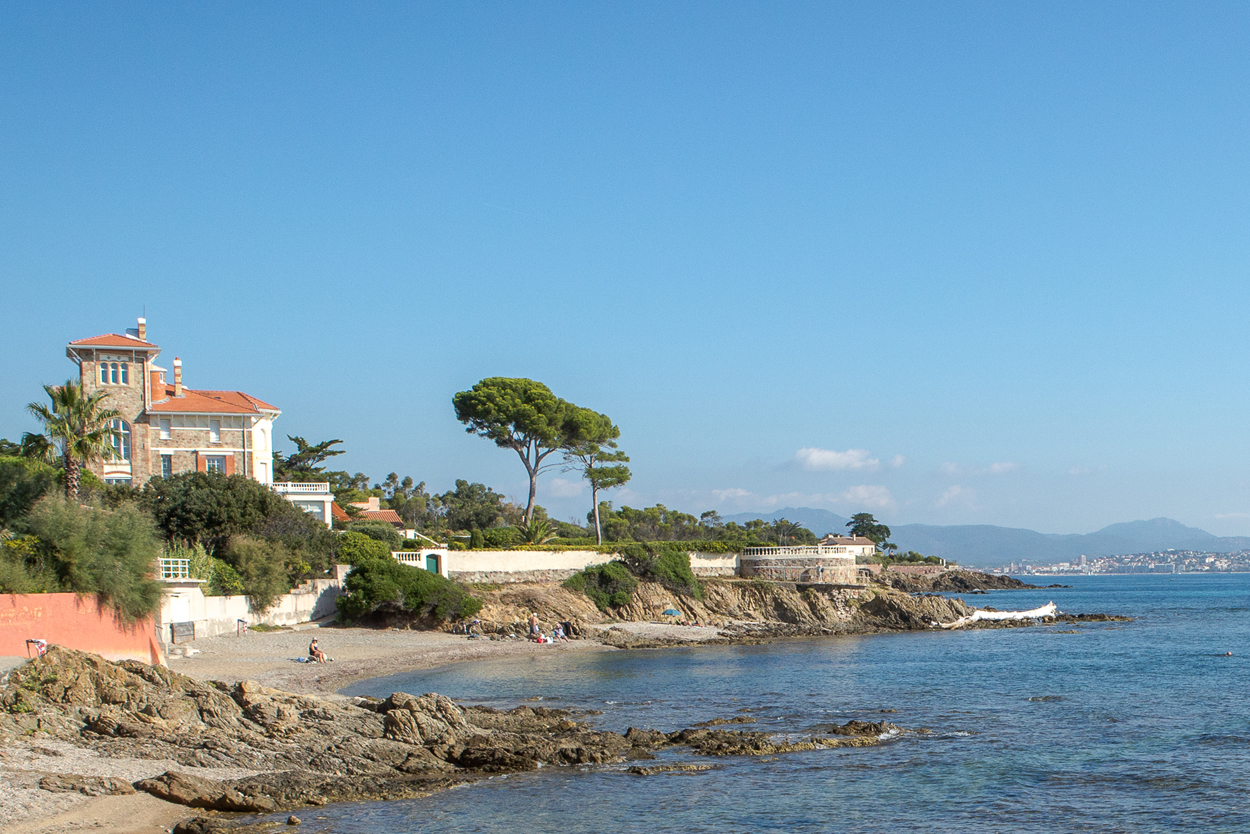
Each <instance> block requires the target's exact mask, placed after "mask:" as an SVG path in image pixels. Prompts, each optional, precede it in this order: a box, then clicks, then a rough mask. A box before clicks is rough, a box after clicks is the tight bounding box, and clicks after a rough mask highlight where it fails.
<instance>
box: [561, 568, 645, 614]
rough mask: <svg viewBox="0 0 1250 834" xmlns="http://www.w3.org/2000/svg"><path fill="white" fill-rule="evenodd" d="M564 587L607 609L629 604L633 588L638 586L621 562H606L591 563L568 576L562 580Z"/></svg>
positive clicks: (600, 608)
mask: <svg viewBox="0 0 1250 834" xmlns="http://www.w3.org/2000/svg"><path fill="white" fill-rule="evenodd" d="M564 587H566V588H568V589H569V590H570V591H577V592H579V593H583V594H585V595H586V596H587V597H589V598H590V600H591V601H592V602H594V604H595V605H596V606H598V608H599V610H600V611H607V610H608V608H609V607H613V608H619V607H621V606H622V605H629V603H630V601H632V600H633V598H634V589H636V588H637V587H638V580H637V579H636V578H635V577H634V575H633V574H632V573H631V572H630V570H629V568H628V567H627V566H625V565H624V564H622V563H621V562H607V563H605V564H602V565H591V566H590V567H588V568H586V569H585V570H584V571H581V572H580V573H576V574H574V575H573V576H570V577H569V578H568V579H566V580H564Z"/></svg>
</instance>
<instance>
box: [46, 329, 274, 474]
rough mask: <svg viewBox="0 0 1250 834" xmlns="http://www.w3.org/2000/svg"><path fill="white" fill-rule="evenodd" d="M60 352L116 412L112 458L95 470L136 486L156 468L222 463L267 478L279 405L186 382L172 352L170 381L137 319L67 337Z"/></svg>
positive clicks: (219, 466) (210, 467)
mask: <svg viewBox="0 0 1250 834" xmlns="http://www.w3.org/2000/svg"><path fill="white" fill-rule="evenodd" d="M66 355H67V356H69V358H70V359H72V360H73V361H74V362H75V363H76V364H77V365H78V367H79V378H80V381H81V384H82V387H83V390H84V391H85V392H86V393H87V394H92V393H95V392H98V391H103V392H105V393H106V394H107V397H106V398H105V401H104V402H105V404H106V405H107V406H108V407H109V408H113V409H115V410H117V411H118V412H120V414H121V422H120V424H119V426H118V433H117V434H116V435H115V436H114V444H113V445H114V449H115V452H116V454H115V456H114V458H113V459H111V460H107V461H96V462H93V463H92V464H91V467H90V468H91V471H92V472H94V473H95V474H96V475H97V476H98V477H100V478H102V479H103V480H105V481H107V482H110V483H128V484H132V485H134V486H142V485H143V484H144V483H145V482H146V481H147V480H148V479H149V478H152V477H159V476H161V475H175V474H178V473H180V472H194V471H201V472H203V471H220V472H223V473H225V474H228V475H232V474H236V473H237V474H242V475H246V476H247V477H249V478H253V479H254V480H257V481H260V482H262V483H265V484H269V483H272V481H273V443H272V429H273V421H274V420H275V419H277V417H278V415H279V414H281V412H280V411H279V410H278V409H277V408H275V407H274V406H271V405H269V404H268V403H265V402H263V401H262V400H259V399H257V398H255V397H252V396H249V395H248V394H244V393H243V392H241V391H204V390H193V389H190V388H186V387H185V386H184V385H183V384H182V362H181V360H180V359H177V358H175V359H174V374H173V380H172V383H171V381H170V380H169V379H167V376H166V369H164V368H161V367H158V366H157V365H156V358H157V356H159V355H160V348H159V347H158V346H157V345H155V344H153V343H151V342H149V341H147V323H146V321H144V320H143V319H139V326H138V327H137V328H134V329H131V330H129V331H127V332H126V333H125V334H124V335H123V334H117V333H108V334H105V335H103V336H95V337H93V338H90V339H79V340H77V341H74V342H70V343H69V345H67V347H66Z"/></svg>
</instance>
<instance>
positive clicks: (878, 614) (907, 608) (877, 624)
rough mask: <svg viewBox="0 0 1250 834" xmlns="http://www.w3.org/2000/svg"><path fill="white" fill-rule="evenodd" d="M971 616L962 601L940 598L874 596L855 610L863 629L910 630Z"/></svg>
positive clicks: (896, 594) (894, 595) (892, 595)
mask: <svg viewBox="0 0 1250 834" xmlns="http://www.w3.org/2000/svg"><path fill="white" fill-rule="evenodd" d="M971 613H972V609H971V608H969V607H968V606H967V605H965V604H964V602H963V600H958V599H947V598H946V597H940V596H920V597H913V596H909V595H907V594H898V593H894V594H877V595H876V596H874V597H873V598H872V599H870V600H867V601H866V602H864V603H863V604H862V605H860V607H859V611H858V618H857V621H858V623H859V624H860V625H861V626H862V627H863V628H865V629H876V630H881V631H900V630H902V631H911V630H920V629H930V628H933V626H934V624H935V623H945V622H950V621H952V620H958V619H959V618H960V617H966V616H968V615H969V614H971Z"/></svg>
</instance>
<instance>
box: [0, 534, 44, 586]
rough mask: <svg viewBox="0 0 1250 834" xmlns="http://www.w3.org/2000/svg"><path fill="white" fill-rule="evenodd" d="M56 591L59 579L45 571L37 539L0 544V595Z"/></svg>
mask: <svg viewBox="0 0 1250 834" xmlns="http://www.w3.org/2000/svg"><path fill="white" fill-rule="evenodd" d="M56 588H57V582H56V577H55V576H54V575H53V574H51V573H50V572H49V571H47V570H46V569H45V568H44V565H43V559H42V558H41V557H40V554H39V540H38V539H37V538H35V537H34V536H15V537H14V538H11V539H6V540H4V541H0V594H38V593H44V592H46V591H54V590H56Z"/></svg>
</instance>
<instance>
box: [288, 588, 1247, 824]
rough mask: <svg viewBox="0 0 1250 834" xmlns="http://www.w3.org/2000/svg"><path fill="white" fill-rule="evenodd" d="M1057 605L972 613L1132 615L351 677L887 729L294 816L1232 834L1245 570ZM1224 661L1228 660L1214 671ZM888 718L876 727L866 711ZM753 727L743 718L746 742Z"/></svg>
mask: <svg viewBox="0 0 1250 834" xmlns="http://www.w3.org/2000/svg"><path fill="white" fill-rule="evenodd" d="M1065 581H1070V582H1071V584H1072V585H1074V586H1075V587H1073V588H1071V589H1063V590H1059V589H1054V590H1046V591H1014V592H998V593H993V594H989V595H986V596H981V595H978V596H975V597H968V599H969V601H971V602H974V603H975V604H977V605H992V606H994V607H997V608H1000V609H1004V610H1006V609H1020V610H1022V609H1029V608H1033V607H1036V606H1038V605H1041V604H1044V603H1045V602H1047V601H1048V600H1050V599H1053V600H1054V601H1055V602H1056V603H1057V604H1058V605H1059V608H1060V610H1062V611H1067V612H1108V613H1122V614H1128V615H1131V616H1133V617H1135V618H1137V619H1136V620H1135V621H1134V622H1132V623H1111V624H1098V625H1090V626H1082V627H1076V631H1077V632H1078V633H1075V634H1065V633H1061V632H1062V631H1064V630H1067V629H1070V628H1071V627H1068V626H1058V627H1047V628H1028V629H1015V630H993V631H967V632H941V633H921V634H899V635H883V636H874V637H863V638H830V639H806V640H793V641H785V642H780V643H774V644H771V645H766V646H729V647H708V648H691V649H674V650H663V651H646V652H604V653H585V654H576V655H574V654H565V653H561V652H559V651H558V650H547V651H544V650H542V649H541V648H539V647H535V651H534V653H533V655H532V656H531V657H529V658H527V659H525V660H523V661H517V660H506V661H498V662H486V663H474V664H462V665H458V666H454V667H450V668H446V669H443V670H435V671H427V672H422V673H413V674H406V675H397V676H394V677H391V678H384V679H378V680H372V681H368V682H364V683H362V684H360V685H359V686H356V687H353V688H351V689H349V690H345V691H346V692H347V693H348V694H369V695H378V696H385V695H387V694H389V693H391V692H393V691H396V690H401V691H405V692H412V693H422V692H440V693H443V694H446V695H450V696H451V697H453V698H457V699H463V700H465V701H469V702H477V703H486V704H492V705H495V706H499V707H510V706H514V705H516V704H518V703H520V702H522V701H523V699H525V698H528V697H531V696H535V695H538V696H542V698H543V699H544V700H543V702H542V703H543V704H544V705H548V706H567V707H582V708H593V709H600V710H603V712H604V714H603V715H602V716H600V717H598V718H596V719H594V720H595V721H596V722H597V723H598V724H599V725H600V726H602V727H604V728H607V729H613V730H624V729H626V728H627V727H629V726H631V725H633V726H641V727H654V728H657V729H662V730H672V729H677V728H681V727H686V726H689V725H691V724H692V723H694V722H697V721H704V720H707V719H710V718H715V717H718V716H732V715H736V714H740V713H741V714H749V715H751V716H753V717H755V718H757V719H758V721H759V723H758V727H759V728H761V729H765V730H769V731H774V732H779V733H801V732H804V731H805V730H807V729H809V728H811V727H812V725H815V724H822V723H828V722H831V721H837V722H844V721H846V720H848V719H851V718H861V719H869V720H874V719H880V718H882V717H886V718H888V719H889V720H891V721H894V722H895V723H897V724H899V725H901V726H903V727H905V728H909V729H917V728H926V729H928V730H929V732H927V733H905V734H903V735H901V736H899V737H898V738H897V739H895V740H893V741H891V742H889V743H887V744H885V745H883V746H881V747H877V748H872V749H851V750H830V751H819V752H812V753H801V754H792V755H784V756H780V757H777V758H776V759H775V760H773V761H760V760H757V759H749V758H741V759H739V758H731V759H725V760H720V759H712V760H708V759H697V758H696V757H692V756H691V755H689V753H687V752H684V751H675V752H666V753H665V754H664V755H663V756H662V759H664V760H672V761H691V760H698V761H705V762H706V761H711V762H713V763H714V764H717V765H719V768H718V769H716V770H712V771H707V772H701V773H694V774H666V775H659V776H652V777H639V776H632V775H629V774H626V773H624V772H623V767H621V766H600V767H585V768H580V767H579V768H554V767H552V768H544V769H542V770H540V771H537V772H534V773H527V774H522V775H513V776H507V777H497V778H495V779H491V780H489V781H485V782H482V783H479V784H476V785H472V786H469V787H466V788H462V789H458V790H454V791H451V792H448V793H444V794H440V795H437V796H433V797H429V798H427V799H424V800H418V801H407V802H390V803H362V804H351V805H341V806H333V807H329V808H325V809H318V810H317V811H316V812H315V813H312V812H309V813H305V814H302V815H301V816H302V817H303V818H304V820H305V824H304V826H303V830H304V831H306V832H309V831H334V832H343V833H344V834H355V832H361V834H363V833H364V832H377V831H387V832H396V833H397V834H399V833H401V832H441V831H458V832H459V831H480V832H496V831H497V832H509V834H514V833H518V832H519V833H522V834H525V833H529V834H542V833H543V832H561V834H583V832H584V834H601V832H674V834H675V833H676V832H682V833H683V834H694V832H756V831H765V832H767V831H786V832H824V831H855V832H900V831H934V832H937V831H942V832H945V831H958V830H964V831H967V830H975V831H978V832H1078V831H1097V832H1121V831H1122V832H1152V831H1203V832H1225V831H1226V832H1250V799H1248V797H1250V703H1248V699H1247V686H1246V685H1247V682H1248V679H1250V575H1225V576H1185V575H1181V576H1176V577H1172V576H1122V577H1076V578H1073V579H1071V580H1065ZM1227 651H1231V652H1233V656H1232V657H1224V656H1223V655H1224V653H1225V652H1227ZM887 709H888V710H896V711H897V712H895V713H891V714H888V715H883V714H882V713H881V712H880V711H881V710H887ZM745 728H746V729H752V727H751V726H747V727H745Z"/></svg>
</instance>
